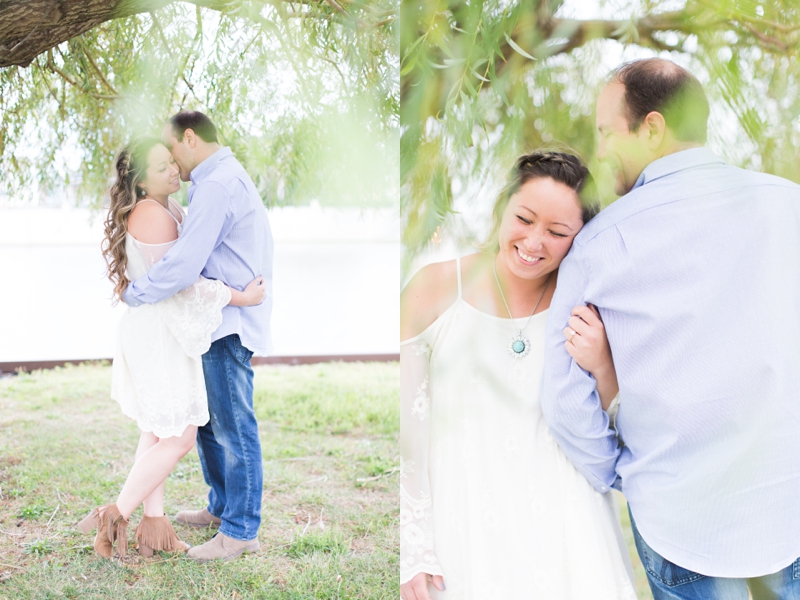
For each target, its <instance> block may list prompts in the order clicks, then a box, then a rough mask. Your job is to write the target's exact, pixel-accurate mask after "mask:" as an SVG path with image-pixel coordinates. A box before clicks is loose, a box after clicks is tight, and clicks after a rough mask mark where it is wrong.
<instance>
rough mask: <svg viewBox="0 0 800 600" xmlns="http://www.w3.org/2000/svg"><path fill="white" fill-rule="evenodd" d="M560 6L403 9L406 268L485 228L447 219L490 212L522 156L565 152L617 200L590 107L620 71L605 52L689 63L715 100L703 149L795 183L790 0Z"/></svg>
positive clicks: (470, 1) (474, 4)
mask: <svg viewBox="0 0 800 600" xmlns="http://www.w3.org/2000/svg"><path fill="white" fill-rule="evenodd" d="M562 4H563V2H562V1H560V0H513V1H507V0H433V1H431V0H404V2H403V7H402V11H401V18H402V27H401V50H400V52H401V113H400V122H401V131H402V137H401V150H400V165H401V184H400V185H401V212H402V215H403V222H404V226H405V230H404V238H403V241H404V244H405V246H406V255H405V258H404V271H407V270H408V269H409V267H410V265H411V263H412V261H413V259H414V258H415V257H416V256H418V255H419V254H420V253H421V252H422V251H423V250H425V249H426V248H427V247H428V245H429V244H430V243H431V241H432V240H438V239H441V237H442V236H443V235H444V236H445V237H447V236H450V237H451V238H459V239H461V240H462V241H463V240H470V239H474V237H475V235H476V231H477V229H480V228H476V227H475V226H474V224H470V223H468V222H465V219H464V218H462V217H460V216H459V215H456V214H454V213H455V211H456V210H457V209H459V208H463V207H464V206H466V205H475V204H476V203H480V204H482V205H486V206H487V207H488V206H489V205H490V204H491V202H492V200H493V198H491V197H487V195H489V196H491V193H492V192H493V191H495V190H497V189H498V186H497V185H496V184H497V183H498V182H499V181H500V180H501V179H503V178H504V177H505V176H506V173H507V171H508V169H509V168H510V167H511V166H512V164H513V161H514V159H515V158H516V157H517V156H518V155H519V154H520V153H521V152H524V151H530V150H533V149H536V148H539V147H543V146H545V147H546V146H551V145H554V144H566V145H567V146H569V147H571V148H573V149H574V150H576V151H577V152H578V153H579V154H580V155H582V156H583V158H584V159H585V160H587V161H588V163H589V166H590V168H591V169H592V170H593V171H594V172H595V174H596V176H597V178H598V180H599V182H600V185H601V187H602V190H601V193H602V194H603V198H604V201H605V202H606V203H608V202H611V201H613V199H614V196H613V191H612V190H610V189H608V188H609V186H608V184H610V177H609V174H608V173H607V172H606V171H604V170H603V169H602V168H600V166H599V165H598V164H597V162H596V160H595V159H594V153H595V147H596V140H595V133H594V131H595V126H594V105H595V100H596V97H597V94H598V93H599V90H600V88H601V87H602V85H603V83H604V82H605V80H606V78H607V76H608V74H609V70H610V69H611V68H613V67H616V66H618V65H617V64H609V57H614V56H619V57H620V58H621V59H624V60H630V59H632V58H638V57H646V56H662V57H664V58H668V59H671V60H674V61H675V62H678V63H679V64H682V65H683V66H686V67H688V68H689V69H690V70H691V71H692V72H693V73H695V74H696V75H697V77H698V78H699V79H700V81H701V82H703V83H704V85H705V87H706V91H707V93H708V95H709V99H710V101H711V104H712V118H711V123H710V140H709V145H710V146H711V148H712V149H713V150H715V151H717V152H718V153H720V154H721V155H722V156H723V158H724V159H725V160H727V161H728V162H729V163H731V164H735V165H738V166H742V167H746V168H751V169H757V170H763V171H766V172H771V173H775V174H778V175H781V176H783V177H787V178H789V179H792V180H794V181H800V165H798V163H797V161H796V159H795V153H796V148H797V147H798V144H800V125H798V116H800V94H799V93H798V82H799V79H800V65H799V64H798V56H797V52H798V43H799V42H800V25H799V24H798V23H800V5H798V3H797V2H794V1H791V0H686V1H684V2H676V1H675V0H630V2H629V8H628V9H625V10H618V11H616V13H615V14H614V18H613V19H609V20H601V19H589V20H582V19H579V18H578V19H574V18H566V17H563V16H562V13H561V12H559V9H560V8H562ZM604 184H605V185H604ZM460 202H461V203H464V204H459V203H460Z"/></svg>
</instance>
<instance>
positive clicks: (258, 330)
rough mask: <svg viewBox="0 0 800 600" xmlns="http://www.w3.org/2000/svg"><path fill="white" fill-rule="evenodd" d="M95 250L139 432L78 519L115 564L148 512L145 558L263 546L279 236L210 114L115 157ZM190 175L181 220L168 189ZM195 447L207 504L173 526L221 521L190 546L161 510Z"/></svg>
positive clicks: (234, 552) (189, 118)
mask: <svg viewBox="0 0 800 600" xmlns="http://www.w3.org/2000/svg"><path fill="white" fill-rule="evenodd" d="M115 166H116V181H115V183H114V185H113V187H112V189H111V193H110V197H111V204H110V208H109V214H108V218H107V220H106V223H105V240H104V244H103V254H104V257H105V258H106V262H107V264H108V274H109V278H110V279H111V281H112V283H113V284H114V294H115V297H116V298H117V299H122V300H123V301H124V302H125V303H126V304H127V305H128V308H127V310H126V312H125V314H124V315H123V317H122V319H121V321H120V325H119V329H118V335H117V349H116V352H115V356H114V363H113V370H112V390H111V396H112V397H113V398H114V399H115V400H116V401H117V402H119V404H120V407H121V409H122V411H123V413H124V414H125V415H127V416H129V417H131V418H133V419H134V420H136V423H137V425H138V426H139V428H140V429H141V435H140V438H139V444H138V447H137V449H136V460H135V462H134V465H133V467H132V469H131V471H130V474H129V475H128V478H127V480H126V481H125V484H124V486H123V488H122V491H121V492H120V494H119V496H118V498H117V500H116V502H115V503H114V504H109V505H104V506H100V507H98V508H96V509H94V510H93V511H92V512H91V513H90V514H89V515H88V516H87V517H86V518H85V519H84V520H83V521H81V523H80V527H81V529H82V530H83V531H84V532H86V533H88V532H89V531H91V530H92V529H95V528H96V529H97V535H96V537H95V542H94V547H95V549H96V551H97V552H98V554H100V555H101V556H104V557H107V558H110V557H112V556H113V555H114V546H115V545H116V546H117V548H116V550H117V552H118V553H119V555H120V556H125V554H126V552H127V549H128V534H127V528H128V520H129V518H130V517H131V515H132V514H133V512H134V511H135V510H136V508H138V506H139V505H141V504H143V508H144V511H143V512H144V516H143V517H142V520H141V522H140V523H139V524H138V526H137V528H136V531H135V534H134V536H133V537H134V539H135V543H136V546H137V547H138V550H139V553H140V554H141V555H143V556H152V554H153V552H154V551H166V552H185V551H187V550H188V556H189V557H191V558H193V559H195V560H198V561H208V560H214V559H222V560H228V559H232V558H235V557H237V556H239V555H241V554H242V553H244V552H254V551H256V550H258V549H259V542H258V528H259V526H260V523H261V496H262V487H263V486H262V476H263V474H262V467H261V444H260V440H259V434H258V425H257V421H256V417H255V412H254V410H253V370H252V368H251V366H250V359H251V357H252V356H253V354H254V352H258V353H260V354H266V353H268V352H269V351H270V349H271V348H270V346H271V342H270V330H269V317H270V311H271V306H272V293H271V286H272V255H273V240H272V234H271V231H270V226H269V221H268V219H267V214H266V211H265V210H264V205H263V203H262V201H261V198H260V196H259V194H258V191H257V190H256V188H255V185H254V184H253V182H252V180H251V179H250V177H249V176H248V175H247V173H246V172H245V170H244V168H243V167H242V165H241V164H240V163H239V162H238V161H237V160H236V159H235V158H234V157H233V155H232V153H231V151H230V149H229V148H225V147H222V146H220V144H219V142H218V138H217V130H216V127H215V126H214V124H213V123H212V122H211V120H210V119H209V118H208V117H207V116H206V115H204V114H202V113H199V112H194V111H191V112H181V113H178V114H176V115H174V116H173V117H172V118H170V120H169V121H168V122H167V124H166V125H165V126H164V129H163V132H162V135H161V137H160V138H157V137H142V138H138V139H136V140H134V141H133V142H132V143H131V144H130V145H129V146H128V147H126V148H125V149H124V150H122V151H121V152H120V154H119V155H118V157H117V159H116V164H115ZM179 180H183V181H191V183H192V185H191V187H190V188H189V192H188V197H189V206H190V209H189V214H188V215H187V214H186V213H185V212H184V211H183V209H182V207H181V206H180V204H178V203H177V202H176V201H175V200H174V199H173V198H171V197H170V194H173V193H175V192H177V191H178V190H179V189H180V181H179ZM195 441H196V443H197V450H198V453H199V455H200V463H201V466H202V469H203V476H204V478H205V481H206V483H207V484H208V485H209V486H210V488H211V489H210V492H209V495H208V506H207V507H206V508H204V509H203V510H200V511H182V512H179V513H178V514H177V516H176V520H177V521H178V522H180V523H183V524H185V525H188V526H193V527H206V528H210V527H219V531H218V532H217V533H216V534H215V535H214V536H213V537H212V538H211V539H210V540H209V541H207V542H205V543H204V544H202V545H199V546H196V547H194V548H191V549H190V548H189V546H188V545H187V544H186V543H184V542H183V541H181V540H180V539H179V537H178V536H177V534H176V532H175V530H174V528H173V526H172V523H171V522H170V519H169V517H167V516H166V515H165V514H164V483H165V480H166V478H167V476H168V475H169V473H170V472H171V471H172V469H173V467H174V466H175V465H176V464H177V462H178V461H179V460H180V459H181V458H182V457H183V456H185V455H186V453H187V452H189V450H191V448H192V447H193V446H194V444H195Z"/></svg>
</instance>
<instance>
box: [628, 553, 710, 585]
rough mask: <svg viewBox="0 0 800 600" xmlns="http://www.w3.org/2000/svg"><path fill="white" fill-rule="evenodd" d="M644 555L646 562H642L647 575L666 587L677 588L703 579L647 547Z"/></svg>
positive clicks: (701, 576) (698, 574)
mask: <svg viewBox="0 0 800 600" xmlns="http://www.w3.org/2000/svg"><path fill="white" fill-rule="evenodd" d="M645 555H646V560H644V561H642V562H643V563H644V568H645V570H646V571H647V574H648V575H649V576H650V577H652V578H653V579H655V580H657V581H660V582H661V583H663V584H664V585H665V586H667V587H677V586H679V585H684V584H686V583H692V582H693V581H697V580H699V579H702V578H703V577H705V575H701V574H700V573H695V572H694V571H690V570H689V569H684V568H683V567H680V566H678V565H676V564H675V563H672V562H670V561H668V560H667V559H666V558H664V557H663V556H661V555H660V554H658V553H656V552H655V551H653V549H652V548H650V547H649V546H648V547H647V548H646V549H645Z"/></svg>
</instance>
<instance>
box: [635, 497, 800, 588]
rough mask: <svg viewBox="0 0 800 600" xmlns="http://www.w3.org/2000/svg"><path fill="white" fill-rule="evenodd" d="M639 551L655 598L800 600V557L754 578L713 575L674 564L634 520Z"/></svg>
mask: <svg viewBox="0 0 800 600" xmlns="http://www.w3.org/2000/svg"><path fill="white" fill-rule="evenodd" d="M628 514H629V515H630V516H631V529H633V539H634V541H635V542H636V550H637V551H638V552H639V558H640V559H642V564H643V565H644V569H645V571H646V572H647V579H648V581H649V583H650V589H651V590H652V591H653V598H654V599H655V600H748V594H747V590H748V588H749V589H750V593H751V594H752V598H753V600H800V558H798V559H797V560H796V561H794V563H792V564H791V565H789V566H788V567H786V568H785V569H783V570H781V571H778V572H777V573H773V574H772V575H764V576H763V577H754V578H751V579H733V578H728V577H709V576H706V575H701V574H700V573H695V572H694V571H690V570H689V569H684V568H683V567H679V566H678V565H676V564H674V563H671V562H670V561H668V560H667V559H666V558H664V557H663V556H661V555H659V554H658V553H657V552H656V551H655V550H653V549H652V548H651V547H650V546H648V545H647V542H645V541H644V539H643V538H642V536H641V534H640V533H639V530H638V529H637V527H636V523H634V521H633V515H632V514H631V509H630V506H629V507H628Z"/></svg>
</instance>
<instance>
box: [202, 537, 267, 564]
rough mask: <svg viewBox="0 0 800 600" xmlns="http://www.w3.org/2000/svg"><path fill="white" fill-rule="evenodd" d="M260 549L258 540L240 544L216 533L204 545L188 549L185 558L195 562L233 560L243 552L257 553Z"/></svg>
mask: <svg viewBox="0 0 800 600" xmlns="http://www.w3.org/2000/svg"><path fill="white" fill-rule="evenodd" d="M260 548H261V544H259V543H258V539H255V540H247V541H244V542H242V541H240V540H235V539H233V538H230V537H228V536H227V535H225V534H224V533H222V532H221V531H218V532H217V533H215V534H214V537H213V538H211V539H210V540H208V541H207V542H206V543H205V544H201V545H199V546H195V547H194V548H190V549H189V552H187V553H186V556H188V557H189V558H193V559H194V560H196V561H197V562H208V561H210V560H233V559H234V558H237V557H238V556H240V555H242V554H243V553H245V552H258V550H259V549H260Z"/></svg>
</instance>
